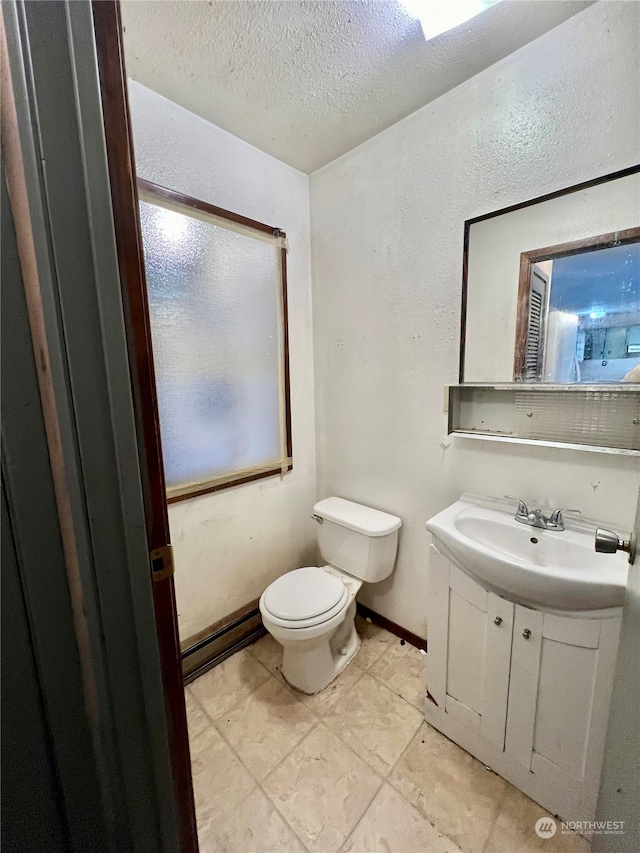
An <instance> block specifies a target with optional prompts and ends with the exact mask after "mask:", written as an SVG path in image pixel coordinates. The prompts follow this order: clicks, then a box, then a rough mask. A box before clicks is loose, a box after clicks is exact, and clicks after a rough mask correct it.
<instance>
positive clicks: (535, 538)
mask: <svg viewBox="0 0 640 853" xmlns="http://www.w3.org/2000/svg"><path fill="white" fill-rule="evenodd" d="M514 513H515V505H511V504H504V503H502V502H501V501H494V500H492V499H484V498H476V497H473V496H471V495H463V496H462V497H461V498H460V500H459V501H456V503H454V504H452V505H451V506H450V507H447V509H445V510H443V511H442V512H439V513H438V515H434V517H433V518H431V519H429V521H428V522H427V524H426V527H427V530H428V531H429V532H430V533H432V534H433V535H434V537H435V538H436V540H437V542H436V545H437V547H438V549H439V550H440V551H441V552H442V553H443V554H444V556H445V557H447V558H448V559H449V560H451V562H453V563H455V564H456V565H457V566H459V568H460V569H462V571H463V572H466V573H467V574H469V575H471V576H472V577H474V578H475V579H476V580H478V581H479V582H480V583H481V584H483V585H484V586H486V587H489V588H491V589H492V590H493V591H494V592H496V593H497V594H498V595H502V596H504V597H505V598H509V599H511V600H512V601H516V602H517V603H520V604H527V605H530V606H533V607H536V606H538V607H544V608H548V609H552V610H600V609H602V608H607V607H619V606H620V605H622V599H623V597H624V590H625V586H626V583H627V572H628V569H629V563H628V561H627V555H626V554H624V553H622V552H620V553H617V554H597V553H596V551H595V548H594V537H595V527H596V525H595V524H589V523H588V522H582V521H575V520H574V519H571V520H570V519H569V518H565V525H566V529H565V530H563V531H562V532H558V531H551V530H542V529H540V528H537V527H529V526H528V525H526V524H522V523H521V522H519V521H516V520H515V519H514V517H513V516H514Z"/></svg>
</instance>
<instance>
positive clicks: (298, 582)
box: [260, 498, 402, 694]
mask: <svg viewBox="0 0 640 853" xmlns="http://www.w3.org/2000/svg"><path fill="white" fill-rule="evenodd" d="M313 509H314V515H313V518H314V519H315V520H316V522H317V523H318V528H319V529H318V541H319V545H320V553H321V555H322V557H323V558H324V559H325V560H327V564H326V565H324V566H305V567H303V568H300V569H294V570H293V571H291V572H287V573H286V574H284V575H282V576H281V577H279V578H278V579H277V580H275V581H274V582H273V583H272V584H270V585H269V586H268V587H267V589H266V590H265V591H264V593H263V594H262V597H261V598H260V612H261V614H262V621H263V623H264V626H265V628H266V629H267V631H268V632H269V633H270V634H271V635H272V636H273V638H274V639H275V640H276V641H277V642H278V643H280V644H281V645H282V648H283V658H282V674H283V676H284V678H285V679H286V681H287V682H288V683H289V684H291V685H292V686H293V687H295V688H296V689H297V690H300V691H302V692H303V693H308V694H313V693H319V692H320V691H321V690H323V689H324V688H325V687H326V686H327V685H328V684H330V683H331V682H332V681H333V680H334V678H336V677H337V676H338V675H339V674H340V673H341V672H342V670H343V669H344V668H345V667H346V666H347V664H348V663H349V662H350V661H351V660H352V659H353V657H354V655H355V654H356V653H357V651H358V649H359V647H360V639H359V637H358V634H357V632H356V629H355V621H354V620H355V614H356V603H355V598H356V595H357V593H358V591H359V589H360V588H361V586H362V584H363V582H364V581H365V580H368V581H372V582H375V581H379V580H382V579H383V578H385V577H388V576H389V575H390V574H391V572H392V570H393V564H394V561H395V556H396V550H397V539H398V529H399V528H400V526H401V524H402V522H401V520H400V519H399V518H397V517H396V516H393V515H389V514H388V513H385V512H381V511H379V510H375V509H371V508H370V507H365V506H362V505H361V504H356V503H353V502H352V501H347V500H344V499H342V498H327V499H325V500H323V501H319V502H318V503H317V504H316V505H315V506H314V508H313Z"/></svg>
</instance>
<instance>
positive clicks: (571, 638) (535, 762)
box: [506, 606, 620, 807]
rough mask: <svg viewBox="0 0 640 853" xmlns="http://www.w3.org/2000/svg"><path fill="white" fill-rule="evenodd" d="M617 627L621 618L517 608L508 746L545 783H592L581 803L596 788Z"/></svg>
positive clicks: (607, 708)
mask: <svg viewBox="0 0 640 853" xmlns="http://www.w3.org/2000/svg"><path fill="white" fill-rule="evenodd" d="M619 629H620V620H619V618H617V619H616V618H614V619H578V618H573V617H568V616H555V615H553V614H550V613H544V614H543V613H540V612H537V611H534V610H528V609H527V608H525V607H520V606H516V614H515V620H514V633H513V655H512V667H511V682H510V687H509V712H508V718H507V738H506V751H507V753H508V754H509V755H510V756H511V757H512V758H514V759H515V760H517V761H518V762H519V763H520V764H522V765H523V766H525V767H527V768H528V769H530V770H531V771H532V772H533V773H535V774H536V775H537V776H538V777H542V778H544V779H545V780H547V781H548V784H549V786H550V787H557V788H558V789H562V788H563V787H567V786H569V785H572V784H575V783H576V782H580V783H582V782H585V783H589V785H587V786H586V787H585V797H586V799H585V807H587V805H588V803H587V801H588V800H589V797H592V798H593V802H595V795H596V793H597V780H598V777H599V773H600V764H601V761H602V749H603V743H604V736H605V732H606V722H607V716H608V713H609V701H610V696H611V684H612V673H613V669H614V665H615V656H616V650H617V642H618V633H619ZM527 630H528V631H530V632H531V633H530V635H529V636H528V637H526V636H523V635H524V634H525V633H526V631H527ZM589 786H590V787H589ZM589 792H590V793H589ZM589 807H591V806H590V805H589Z"/></svg>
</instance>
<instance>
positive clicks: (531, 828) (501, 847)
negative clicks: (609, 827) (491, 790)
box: [484, 785, 591, 853]
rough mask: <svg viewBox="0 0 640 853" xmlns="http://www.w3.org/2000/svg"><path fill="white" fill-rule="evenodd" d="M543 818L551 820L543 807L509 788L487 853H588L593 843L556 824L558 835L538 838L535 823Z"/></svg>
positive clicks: (486, 847)
mask: <svg viewBox="0 0 640 853" xmlns="http://www.w3.org/2000/svg"><path fill="white" fill-rule="evenodd" d="M541 817H549V818H550V817H551V816H550V815H549V813H548V812H546V811H545V810H544V809H543V808H542V806H539V805H538V804H537V803H534V802H533V800H530V799H529V797H527V796H525V795H524V794H523V793H521V792H520V791H518V790H517V789H516V788H514V787H513V786H511V785H508V788H507V795H506V797H505V799H504V802H503V803H502V806H501V808H500V811H499V812H498V818H497V820H496V822H495V824H494V826H493V829H492V830H491V834H490V835H489V839H488V840H487V843H486V844H485V847H484V849H485V851H487V853H535V851H543V850H544V851H546V853H588V851H589V850H590V849H591V845H590V844H589V842H588V841H587V840H586V839H585V838H582V837H581V836H579V835H576V834H575V833H563V832H562V829H561V826H560V821H556V824H557V830H556V834H555V835H554V836H553V837H551V838H540V837H539V836H538V835H536V832H535V824H536V821H537V820H538V819H539V818H541Z"/></svg>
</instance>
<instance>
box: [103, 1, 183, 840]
mask: <svg viewBox="0 0 640 853" xmlns="http://www.w3.org/2000/svg"><path fill="white" fill-rule="evenodd" d="M93 17H94V32H95V39H96V49H97V56H98V67H99V70H100V88H101V96H102V108H103V115H104V130H105V139H106V145H107V159H108V162H109V177H110V182H111V199H112V205H113V216H114V225H115V232H116V242H117V250H118V263H119V269H120V281H121V286H122V296H123V303H124V311H125V322H126V327H127V344H128V350H129V362H130V366H131V377H132V385H133V388H132V390H133V397H134V405H135V413H136V423H137V431H138V447H139V453H140V460H141V475H142V483H143V492H144V503H145V513H146V522H147V536H148V542H149V552H150V553H153V552H163V551H165V553H166V548H167V546H168V545H170V536H169V521H168V516H167V503H166V491H165V480H164V469H163V464H162V447H161V441H160V425H159V418H158V403H157V397H156V383H155V373H154V366H153V351H152V346H151V328H150V319H149V307H148V302H147V288H146V280H145V272H144V260H143V254H142V240H141V234H140V222H139V217H138V192H137V188H136V170H135V157H134V150H133V139H132V134H131V124H130V117H129V103H128V97H127V85H126V81H127V78H126V71H125V65H124V51H123V44H122V26H121V20H120V6H119V3H118V2H117V0H94V2H93ZM156 564H157V568H158V569H161V568H162V561H161V560H160V559H159V560H157V561H156ZM153 598H154V607H155V614H156V625H157V631H158V644H159V647H160V657H161V663H162V677H163V685H164V695H165V706H166V711H167V725H168V729H169V737H170V742H171V760H172V769H173V782H174V787H175V798H176V802H177V804H178V809H179V815H178V817H179V826H180V833H181V849H182V850H183V851H184V853H191V851H197V850H198V842H197V835H196V823H195V809H194V804H193V786H192V782H191V761H190V755H189V741H188V736H187V722H186V712H185V703H184V689H183V683H182V667H181V660H180V646H179V639H178V620H177V612H176V602H175V590H174V582H173V576H172V574H168V575H167V576H164V573H163V574H162V575H158V574H156V575H155V577H154V582H153Z"/></svg>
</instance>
